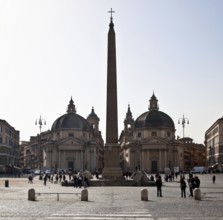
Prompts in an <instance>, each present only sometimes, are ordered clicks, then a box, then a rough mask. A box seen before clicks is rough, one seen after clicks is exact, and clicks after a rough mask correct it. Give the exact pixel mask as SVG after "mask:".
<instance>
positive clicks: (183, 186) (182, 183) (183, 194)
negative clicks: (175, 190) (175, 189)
mask: <svg viewBox="0 0 223 220" xmlns="http://www.w3.org/2000/svg"><path fill="white" fill-rule="evenodd" d="M186 187H187V184H186V181H185V179H184V178H183V176H181V177H180V189H181V197H182V198H183V197H184V198H186Z"/></svg>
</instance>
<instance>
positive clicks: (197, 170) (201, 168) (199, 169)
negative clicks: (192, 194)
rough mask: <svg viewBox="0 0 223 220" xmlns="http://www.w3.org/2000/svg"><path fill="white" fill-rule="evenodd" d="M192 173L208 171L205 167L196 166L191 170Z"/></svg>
mask: <svg viewBox="0 0 223 220" xmlns="http://www.w3.org/2000/svg"><path fill="white" fill-rule="evenodd" d="M191 173H200V174H202V173H207V170H206V168H205V167H194V168H193V169H192V170H191Z"/></svg>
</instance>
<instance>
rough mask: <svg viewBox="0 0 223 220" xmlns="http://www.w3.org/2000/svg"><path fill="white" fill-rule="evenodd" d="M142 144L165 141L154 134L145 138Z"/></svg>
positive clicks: (162, 142)
mask: <svg viewBox="0 0 223 220" xmlns="http://www.w3.org/2000/svg"><path fill="white" fill-rule="evenodd" d="M142 144H167V141H166V140H163V139H162V138H159V137H156V136H155V137H151V138H148V139H146V140H145V141H144V142H143V143H142Z"/></svg>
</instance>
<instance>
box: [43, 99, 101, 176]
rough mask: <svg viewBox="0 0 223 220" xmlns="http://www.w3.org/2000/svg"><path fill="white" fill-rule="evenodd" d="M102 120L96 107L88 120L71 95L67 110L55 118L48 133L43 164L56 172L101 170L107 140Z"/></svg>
mask: <svg viewBox="0 0 223 220" xmlns="http://www.w3.org/2000/svg"><path fill="white" fill-rule="evenodd" d="M99 120H100V119H99V118H98V116H97V115H96V114H95V112H94V108H92V110H91V113H90V114H89V115H88V117H87V119H85V118H84V117H82V116H80V115H78V114H77V112H76V107H75V105H74V102H73V99H72V98H71V100H70V102H69V105H68V107H67V112H66V113H65V114H64V115H62V116H60V117H59V118H57V119H56V120H55V122H54V123H53V125H52V128H51V131H49V132H48V137H47V138H46V139H47V141H46V142H45V151H44V159H43V166H44V167H47V168H51V169H53V170H54V171H56V170H57V169H65V170H67V169H69V170H72V171H74V172H75V171H76V172H77V171H79V170H85V169H87V170H89V171H91V172H94V171H95V170H97V169H99V170H100V169H102V168H103V146H104V142H103V139H102V136H101V132H100V131H99Z"/></svg>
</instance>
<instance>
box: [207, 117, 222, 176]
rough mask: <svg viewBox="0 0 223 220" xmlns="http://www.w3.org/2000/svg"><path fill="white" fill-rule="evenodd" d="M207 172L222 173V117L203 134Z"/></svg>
mask: <svg viewBox="0 0 223 220" xmlns="http://www.w3.org/2000/svg"><path fill="white" fill-rule="evenodd" d="M205 147H206V151H207V164H208V166H209V170H214V171H219V172H223V117H222V118H219V119H218V120H217V121H216V122H215V123H214V124H213V125H212V126H211V127H210V128H209V129H208V130H207V131H206V132H205Z"/></svg>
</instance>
